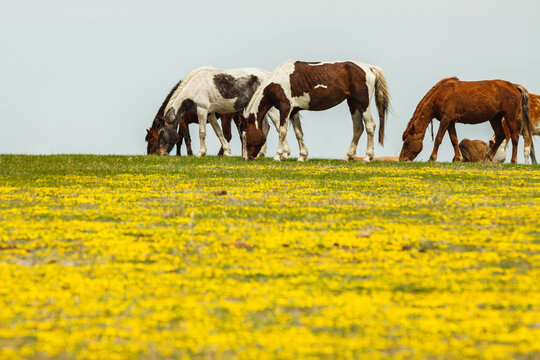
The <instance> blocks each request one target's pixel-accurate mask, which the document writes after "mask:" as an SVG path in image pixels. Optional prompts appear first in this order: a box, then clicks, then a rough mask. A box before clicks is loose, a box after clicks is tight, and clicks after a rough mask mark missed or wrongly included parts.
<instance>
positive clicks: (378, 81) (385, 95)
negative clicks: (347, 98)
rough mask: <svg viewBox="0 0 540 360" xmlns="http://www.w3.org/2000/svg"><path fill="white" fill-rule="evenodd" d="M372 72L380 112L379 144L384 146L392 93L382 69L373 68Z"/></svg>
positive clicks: (376, 101)
mask: <svg viewBox="0 0 540 360" xmlns="http://www.w3.org/2000/svg"><path fill="white" fill-rule="evenodd" d="M371 71H372V72H373V73H374V74H375V103H376V104H377V111H378V112H379V123H380V124H379V144H381V145H384V125H385V122H386V113H387V112H388V108H389V107H390V93H389V92H388V84H387V82H386V77H385V76H384V73H383V71H382V69H381V68H379V67H377V66H371Z"/></svg>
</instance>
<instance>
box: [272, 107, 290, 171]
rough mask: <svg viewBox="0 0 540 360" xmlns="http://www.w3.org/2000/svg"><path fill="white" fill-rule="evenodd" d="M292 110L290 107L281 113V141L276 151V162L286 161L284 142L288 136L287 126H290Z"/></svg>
mask: <svg viewBox="0 0 540 360" xmlns="http://www.w3.org/2000/svg"><path fill="white" fill-rule="evenodd" d="M291 110H292V109H291V108H290V106H289V107H288V108H287V107H285V108H282V109H280V111H279V130H278V134H279V141H278V148H277V151H276V156H274V160H275V161H281V160H282V159H284V157H283V151H284V150H283V140H284V139H285V137H286V136H287V125H288V124H289V117H290V116H291Z"/></svg>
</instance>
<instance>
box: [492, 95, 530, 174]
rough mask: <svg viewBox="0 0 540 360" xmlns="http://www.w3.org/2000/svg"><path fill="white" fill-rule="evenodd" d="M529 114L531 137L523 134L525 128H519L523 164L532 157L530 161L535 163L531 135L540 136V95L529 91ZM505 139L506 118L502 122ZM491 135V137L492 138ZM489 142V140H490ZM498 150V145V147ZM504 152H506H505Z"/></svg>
mask: <svg viewBox="0 0 540 360" xmlns="http://www.w3.org/2000/svg"><path fill="white" fill-rule="evenodd" d="M529 116H530V118H531V128H532V129H531V130H532V133H531V137H530V139H529V138H528V137H527V136H526V135H525V129H524V128H521V135H523V138H524V141H525V144H524V146H523V156H524V158H525V164H529V163H530V160H531V159H532V163H533V164H536V155H535V153H534V142H533V136H540V95H536V94H531V93H529ZM502 125H503V130H504V134H505V136H506V138H505V140H507V141H508V139H510V130H509V129H508V125H506V120H505V119H503V122H502ZM494 138H495V137H493V138H492V139H494ZM490 142H491V140H490ZM499 150H500V147H499ZM505 154H506V153H505Z"/></svg>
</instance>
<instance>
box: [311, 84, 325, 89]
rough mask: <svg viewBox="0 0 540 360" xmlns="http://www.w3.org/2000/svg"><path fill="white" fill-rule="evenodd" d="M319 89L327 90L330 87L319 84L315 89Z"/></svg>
mask: <svg viewBox="0 0 540 360" xmlns="http://www.w3.org/2000/svg"><path fill="white" fill-rule="evenodd" d="M317 88H323V89H327V88H328V86H326V85H323V84H317V85H315V87H314V89H317Z"/></svg>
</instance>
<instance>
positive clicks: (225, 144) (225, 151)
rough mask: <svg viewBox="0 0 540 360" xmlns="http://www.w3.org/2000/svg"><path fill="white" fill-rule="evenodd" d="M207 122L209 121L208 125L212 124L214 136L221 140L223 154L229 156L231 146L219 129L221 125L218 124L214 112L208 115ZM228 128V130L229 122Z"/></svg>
mask: <svg viewBox="0 0 540 360" xmlns="http://www.w3.org/2000/svg"><path fill="white" fill-rule="evenodd" d="M208 122H209V123H210V125H212V128H213V129H214V132H215V133H216V136H217V137H218V139H219V141H220V142H221V147H223V155H224V156H231V147H230V145H229V142H228V141H227V140H225V137H224V136H223V132H222V131H221V127H220V126H219V124H218V122H217V119H216V115H215V114H214V113H212V114H209V115H208ZM229 130H230V124H229Z"/></svg>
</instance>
